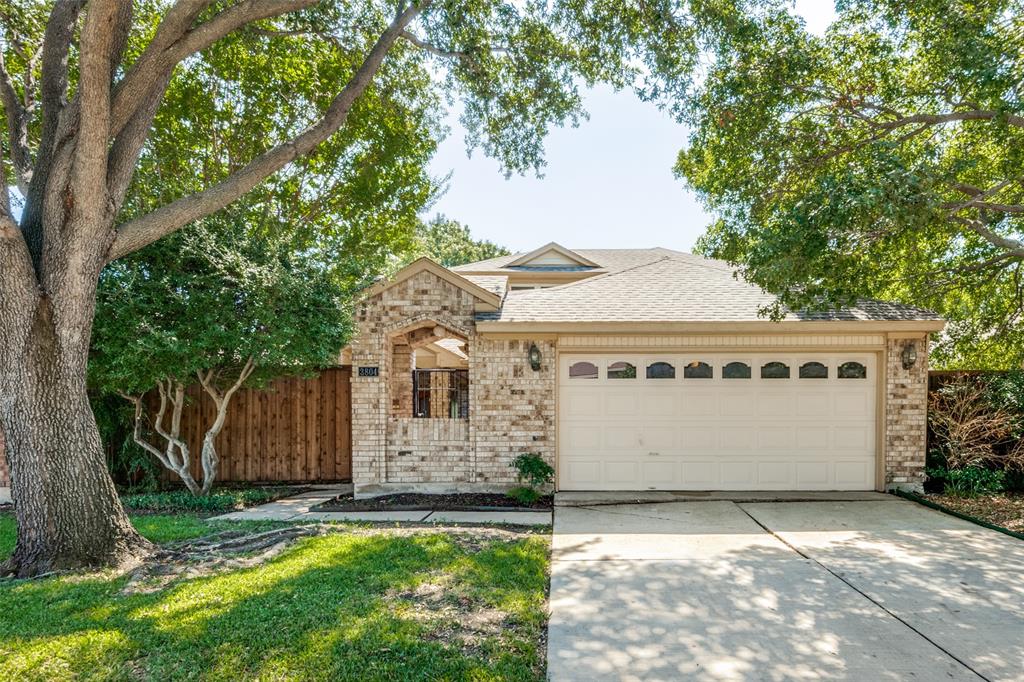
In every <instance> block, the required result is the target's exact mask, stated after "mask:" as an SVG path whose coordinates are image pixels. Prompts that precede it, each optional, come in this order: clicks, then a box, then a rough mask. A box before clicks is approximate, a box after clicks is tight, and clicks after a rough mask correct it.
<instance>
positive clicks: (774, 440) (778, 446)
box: [757, 426, 796, 450]
mask: <svg viewBox="0 0 1024 682" xmlns="http://www.w3.org/2000/svg"><path fill="white" fill-rule="evenodd" d="M795 442H796V438H795V434H794V430H793V428H792V427H789V426H762V427H761V428H760V429H759V430H758V433H757V447H758V448H761V449H762V450H764V449H768V450H792V449H793V445H794V444H795Z"/></svg>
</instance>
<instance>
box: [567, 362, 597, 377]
mask: <svg viewBox="0 0 1024 682" xmlns="http://www.w3.org/2000/svg"><path fill="white" fill-rule="evenodd" d="M569 378H570V379H596V378H597V365H595V364H594V363H592V362H574V363H573V364H571V365H569Z"/></svg>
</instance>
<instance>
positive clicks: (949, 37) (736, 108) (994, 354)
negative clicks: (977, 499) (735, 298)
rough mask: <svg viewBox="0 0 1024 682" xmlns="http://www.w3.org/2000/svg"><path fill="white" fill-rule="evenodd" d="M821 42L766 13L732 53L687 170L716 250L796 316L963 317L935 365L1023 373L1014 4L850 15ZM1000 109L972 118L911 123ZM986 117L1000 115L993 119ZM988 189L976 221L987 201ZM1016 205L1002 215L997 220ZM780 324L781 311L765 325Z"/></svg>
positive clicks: (859, 9)
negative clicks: (708, 217)
mask: <svg viewBox="0 0 1024 682" xmlns="http://www.w3.org/2000/svg"><path fill="white" fill-rule="evenodd" d="M839 9H840V11H839V15H838V18H837V20H836V22H835V23H834V25H833V26H832V27H831V28H830V29H829V30H828V31H827V33H826V34H825V35H824V36H815V35H812V34H810V33H808V32H807V31H806V30H805V29H804V27H803V25H802V23H801V22H800V20H798V19H796V18H794V17H792V16H788V15H786V14H784V13H778V14H769V15H765V16H763V17H761V18H760V19H758V20H757V21H756V22H752V23H751V24H750V30H749V31H747V32H733V33H731V34H730V36H729V37H728V38H727V39H726V40H724V41H723V42H722V43H720V47H721V49H720V50H719V52H718V53H717V54H716V57H717V58H716V60H715V61H714V62H713V64H712V65H711V67H710V68H709V70H708V72H707V78H706V80H705V82H704V84H703V87H702V88H701V91H700V93H699V94H698V95H697V96H696V97H694V98H693V99H691V100H689V101H688V104H687V106H686V107H684V109H683V112H682V115H683V118H684V119H685V120H686V121H687V122H688V123H689V124H690V125H691V126H692V131H693V132H692V134H691V136H690V139H689V144H688V146H687V148H686V150H685V151H683V152H682V153H681V154H680V156H679V160H678V163H677V166H676V170H677V173H678V174H679V175H680V176H682V177H684V178H685V179H686V181H687V182H688V183H689V184H690V185H691V186H692V187H693V188H694V189H696V190H697V192H698V193H699V194H700V195H701V196H702V197H703V198H704V199H705V201H706V203H707V204H708V206H709V207H710V208H711V209H712V210H714V211H716V212H717V213H718V214H719V215H720V217H721V218H720V220H719V221H718V222H716V223H715V224H714V225H712V226H711V227H710V229H709V230H708V232H707V234H706V235H705V236H704V237H703V238H702V239H701V241H700V243H699V246H698V248H699V250H701V251H702V252H703V253H705V254H707V255H711V256H715V257H719V258H725V259H728V260H731V261H733V262H736V263H740V264H742V265H743V267H744V272H745V276H746V277H747V278H748V279H750V280H751V281H753V282H755V283H757V284H759V285H761V286H763V287H764V288H766V289H767V290H769V291H772V292H774V293H777V294H779V295H780V296H781V297H782V300H783V303H784V306H785V307H786V308H788V309H790V310H802V309H805V308H819V307H827V306H834V305H844V304H848V303H851V302H852V301H854V300H855V299H857V298H860V297H878V298H885V299H892V300H898V301H903V302H906V303H911V304H915V305H920V306H925V307H929V308H932V309H934V310H936V311H938V312H940V313H941V314H942V315H943V316H944V317H946V318H947V319H948V320H950V325H949V327H948V329H947V332H946V333H945V334H943V335H941V336H939V337H937V338H936V339H935V342H936V343H935V348H934V351H933V361H934V363H935V364H936V365H937V366H948V367H957V366H959V367H977V368H1009V367H1019V366H1020V365H1021V362H1022V361H1024V333H1022V331H1024V327H1022V325H1024V308H1022V305H1021V301H1022V300H1024V296H1022V295H1024V279H1022V276H1021V275H1022V272H1021V265H1022V258H1021V253H1020V252H1019V251H1020V249H1017V250H1016V251H1015V250H1014V249H1013V248H1007V247H1006V246H1005V245H999V244H998V243H997V241H994V240H993V239H990V238H988V237H987V236H986V235H985V231H986V230H987V231H988V232H991V233H992V234H994V235H996V236H997V237H1005V238H1008V239H1009V240H1010V242H1011V244H1012V243H1013V242H1015V241H1018V240H1020V239H1021V238H1022V236H1024V222H1022V221H1024V211H1022V212H1017V209H1015V208H1014V206H1018V207H1020V206H1021V205H1022V204H1024V184H1022V181H1021V177H1022V176H1024V124H1021V122H1020V121H1019V120H1017V119H1013V120H1011V118H1010V116H1011V115H1017V116H1020V115H1021V114H1022V113H1024V103H1022V100H1021V97H1020V93H1021V90H1020V87H1019V85H1020V73H1021V72H1022V71H1024V39H1022V36H1024V32H1022V23H1021V21H1022V20H1021V17H1022V16H1024V12H1022V10H1024V7H1022V5H1021V3H1020V1H1019V0H991V1H987V2H973V3H964V2H956V1H952V0H936V1H934V2H920V3H907V2H902V1H898V0H851V1H849V2H844V3H839ZM968 111H973V112H981V113H982V114H985V112H989V113H988V114H985V115H984V116H979V117H977V118H975V119H969V120H963V121H957V120H953V121H948V122H947V121H945V120H944V119H942V118H935V119H927V118H916V119H915V118H910V117H927V116H939V117H941V116H945V115H954V116H956V115H959V114H961V113H963V112H968ZM991 112H996V113H995V114H992V113H991ZM972 188H981V190H982V191H988V190H990V189H992V190H993V191H992V193H990V194H986V195H985V196H984V197H983V199H984V200H987V201H988V202H989V203H988V204H987V205H986V207H985V208H983V209H979V208H978V207H977V206H976V205H971V204H970V200H971V199H972V198H977V195H976V194H975V189H972ZM1002 205H1006V206H1008V208H1006V209H1005V210H1004V209H1003V208H1001V207H1000V206H1002ZM765 312H766V314H769V315H775V316H779V315H781V314H783V313H784V309H783V308H777V309H771V310H767V311H765Z"/></svg>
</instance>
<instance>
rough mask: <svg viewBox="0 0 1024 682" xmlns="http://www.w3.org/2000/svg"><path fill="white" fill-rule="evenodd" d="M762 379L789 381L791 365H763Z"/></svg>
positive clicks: (781, 363) (775, 363)
mask: <svg viewBox="0 0 1024 682" xmlns="http://www.w3.org/2000/svg"><path fill="white" fill-rule="evenodd" d="M761 378H762V379H788V378H789V365H787V364H786V363H784V362H768V363H765V364H763V365H761Z"/></svg>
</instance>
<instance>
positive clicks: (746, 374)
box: [722, 361, 750, 379]
mask: <svg viewBox="0 0 1024 682" xmlns="http://www.w3.org/2000/svg"><path fill="white" fill-rule="evenodd" d="M722 378H723V379H749V378H750V365H748V364H747V363H745V362H739V361H736V362H730V363H728V364H726V365H725V367H723V368H722Z"/></svg>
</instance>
